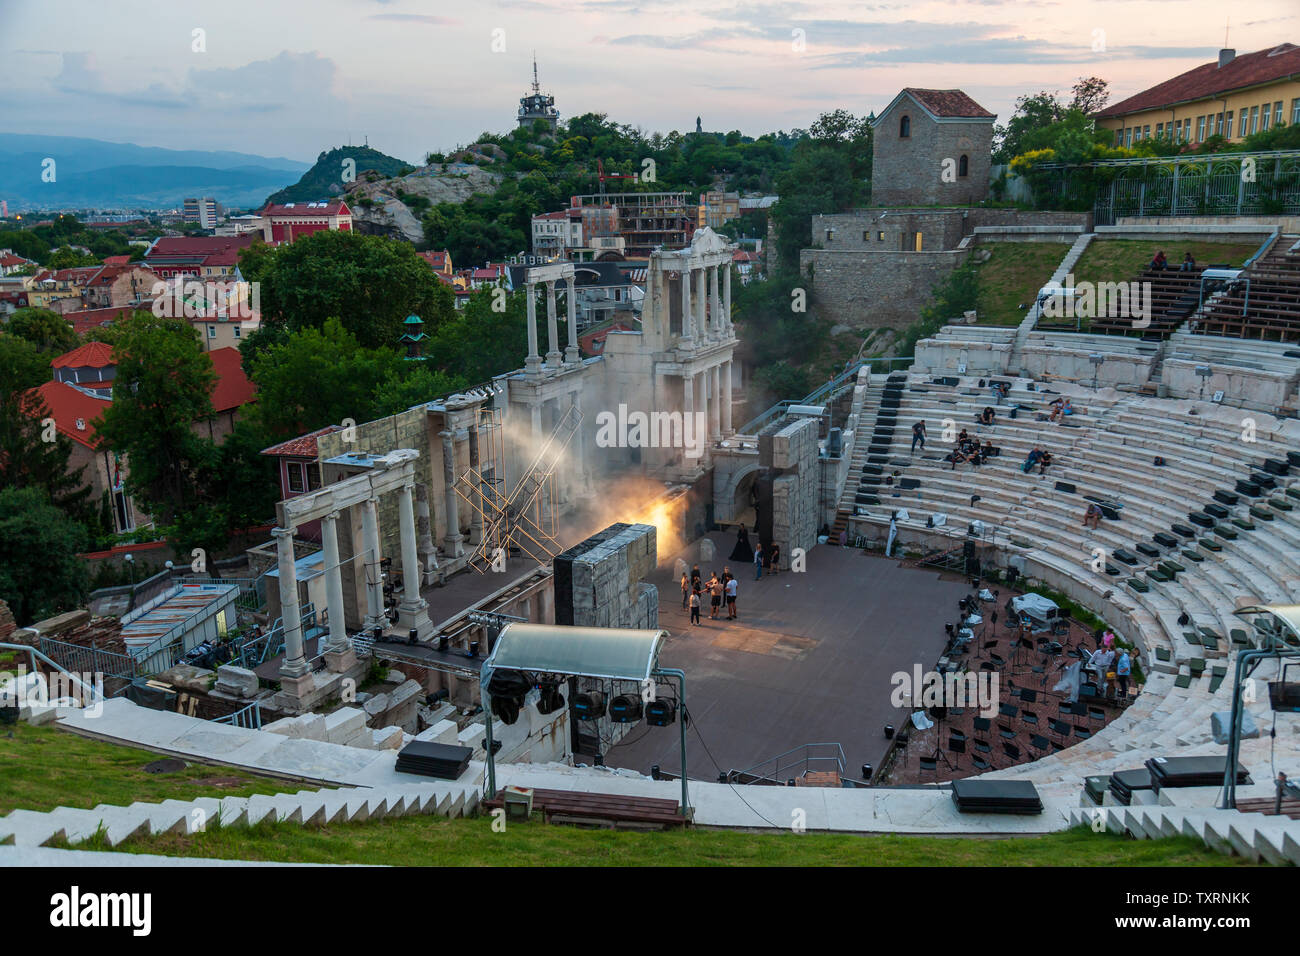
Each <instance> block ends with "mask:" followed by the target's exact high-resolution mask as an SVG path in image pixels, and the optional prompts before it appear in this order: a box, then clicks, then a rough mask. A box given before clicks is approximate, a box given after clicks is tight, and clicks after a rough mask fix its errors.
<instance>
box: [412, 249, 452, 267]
mask: <svg viewBox="0 0 1300 956" xmlns="http://www.w3.org/2000/svg"><path fill="white" fill-rule="evenodd" d="M416 255H418V256H419V257H420V258H421V259H423V260H424V261H425V262H427V263H429V265H431V266H433V267H434V268H435V269H442V268H445V267H446V265H447V250H446V249H444V250H443V251H442V252H419V253H416Z"/></svg>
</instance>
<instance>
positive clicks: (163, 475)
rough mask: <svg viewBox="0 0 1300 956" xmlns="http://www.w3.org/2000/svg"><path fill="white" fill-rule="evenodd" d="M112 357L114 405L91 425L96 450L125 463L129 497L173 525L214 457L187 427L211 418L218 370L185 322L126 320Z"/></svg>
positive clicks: (141, 315) (144, 317)
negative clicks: (98, 447) (112, 453)
mask: <svg viewBox="0 0 1300 956" xmlns="http://www.w3.org/2000/svg"><path fill="white" fill-rule="evenodd" d="M114 355H115V357H116V360H117V377H116V378H115V379H114V382H113V403H112V404H111V405H109V407H108V408H107V409H105V411H104V413H103V415H102V416H101V417H100V419H99V420H98V421H97V422H96V423H95V428H96V431H97V432H98V433H99V439H100V442H101V447H106V448H111V449H112V450H113V451H115V452H117V453H118V454H120V455H122V456H124V457H125V458H126V459H127V461H128V463H129V466H130V473H129V475H128V477H127V482H126V483H127V488H128V490H129V491H130V493H131V494H132V495H134V496H135V497H136V498H138V499H139V500H140V501H141V502H142V503H143V504H144V505H145V507H146V509H147V510H148V511H149V512H150V513H152V514H153V515H154V516H155V517H156V518H157V519H158V520H159V521H160V523H162V524H164V525H166V524H171V523H172V521H173V520H174V519H175V518H176V516H177V515H178V514H182V513H184V512H185V511H186V510H187V509H188V508H190V507H191V506H193V505H195V504H196V503H197V501H198V498H199V493H198V488H197V476H198V473H199V472H200V470H201V469H202V468H204V467H206V466H209V465H210V463H211V460H212V456H213V455H214V453H215V451H214V448H215V446H213V444H212V442H210V441H208V440H207V439H204V438H201V437H200V436H199V435H197V434H196V433H195V431H194V428H193V426H194V423H195V422H202V421H206V420H207V419H209V418H211V417H212V415H213V411H212V389H213V386H214V384H215V383H216V372H214V371H213V368H212V362H211V361H210V360H209V359H208V357H207V356H206V355H205V354H204V353H203V352H201V351H199V345H198V339H197V334H196V333H195V331H194V329H193V328H192V327H191V326H190V325H189V323H188V322H186V321H184V320H183V319H164V318H158V317H156V316H154V315H151V314H150V313H147V312H137V313H135V314H134V315H132V316H131V318H130V319H129V320H128V321H127V322H126V324H125V325H124V326H123V328H122V334H121V337H120V338H119V339H118V342H117V344H116V346H115V347H114Z"/></svg>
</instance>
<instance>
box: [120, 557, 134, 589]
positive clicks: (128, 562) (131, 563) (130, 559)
mask: <svg viewBox="0 0 1300 956" xmlns="http://www.w3.org/2000/svg"><path fill="white" fill-rule="evenodd" d="M122 560H123V561H125V562H126V566H127V567H128V568H130V569H131V587H132V588H133V589H134V588H135V555H133V554H127V555H126V556H125V557H124V558H123V559H122Z"/></svg>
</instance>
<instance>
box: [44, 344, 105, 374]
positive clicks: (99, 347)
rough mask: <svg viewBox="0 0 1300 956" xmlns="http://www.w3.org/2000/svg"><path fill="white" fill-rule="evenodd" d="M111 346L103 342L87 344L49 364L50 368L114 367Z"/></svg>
mask: <svg viewBox="0 0 1300 956" xmlns="http://www.w3.org/2000/svg"><path fill="white" fill-rule="evenodd" d="M116 364H117V362H116V360H115V359H114V358H113V346H111V345H108V344H106V343H104V342H87V343H86V344H85V345H78V346H77V347H76V348H75V349H73V350H72V351H71V352H64V353H63V354H62V355H60V356H58V357H57V358H55V359H54V360H53V361H51V362H50V368H107V367H108V366H110V365H116Z"/></svg>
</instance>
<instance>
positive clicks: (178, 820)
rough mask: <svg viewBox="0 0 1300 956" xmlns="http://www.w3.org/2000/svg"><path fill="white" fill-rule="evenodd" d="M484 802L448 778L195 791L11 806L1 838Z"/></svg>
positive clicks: (452, 809)
mask: <svg viewBox="0 0 1300 956" xmlns="http://www.w3.org/2000/svg"><path fill="white" fill-rule="evenodd" d="M478 803H479V791H478V787H477V786H474V785H466V784H458V783H451V782H439V783H432V782H431V783H413V784H398V785H391V786H384V787H340V788H335V789H325V790H300V791H298V792H297V793H278V794H271V795H255V796H251V797H196V798H194V799H192V800H164V801H163V802H162V803H133V804H131V805H130V806H125V807H123V806H114V805H111V804H100V805H99V806H97V807H95V808H94V809H92V810H76V809H71V808H68V807H56V808H55V809H53V810H50V811H48V812H41V811H33V810H14V811H13V812H11V813H10V814H9V815H8V816H6V817H0V844H4V843H11V844H14V845H16V846H41V845H43V844H45V843H47V842H48V841H50V840H52V839H55V838H62V839H65V840H67V841H68V842H69V843H73V844H76V843H80V842H82V841H85V840H88V839H90V838H91V837H94V836H95V835H96V834H102V835H103V838H104V840H105V842H106V843H107V844H108V845H109V846H117V845H118V844H120V843H122V842H123V841H126V840H129V839H131V838H132V837H136V836H148V835H151V834H152V835H157V834H162V833H196V832H201V831H204V830H206V829H208V828H210V827H220V828H226V827H248V826H256V825H257V824H259V823H294V824H298V825H300V826H326V825H329V824H332V823H364V822H366V821H370V820H383V819H387V818H395V817H405V816H413V815H415V814H427V815H433V816H444V817H459V816H465V815H468V814H470V813H472V812H473V811H474V810H475V809H476V808H477V807H478Z"/></svg>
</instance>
